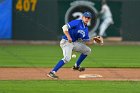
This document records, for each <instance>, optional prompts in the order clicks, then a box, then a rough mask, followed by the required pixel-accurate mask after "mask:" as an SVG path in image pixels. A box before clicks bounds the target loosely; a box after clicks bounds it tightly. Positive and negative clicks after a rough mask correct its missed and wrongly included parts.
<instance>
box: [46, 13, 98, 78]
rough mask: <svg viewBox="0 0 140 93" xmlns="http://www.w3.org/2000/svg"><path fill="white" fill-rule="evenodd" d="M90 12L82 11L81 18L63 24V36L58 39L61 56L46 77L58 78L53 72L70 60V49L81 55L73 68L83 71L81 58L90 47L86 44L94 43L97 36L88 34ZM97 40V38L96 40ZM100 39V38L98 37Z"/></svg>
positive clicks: (82, 58)
mask: <svg viewBox="0 0 140 93" xmlns="http://www.w3.org/2000/svg"><path fill="white" fill-rule="evenodd" d="M91 18H92V14H91V13H90V12H85V13H83V16H82V19H79V20H72V21H70V22H68V23H67V24H65V25H64V26H63V27H62V29H63V32H64V36H63V37H62V40H61V41H60V47H61V48H62V51H63V58H62V59H60V60H59V61H58V63H57V64H56V66H55V67H54V68H53V69H52V70H51V71H50V72H49V73H48V74H47V76H48V77H50V78H53V79H58V76H56V75H55V73H56V72H57V71H58V70H59V69H60V68H61V67H62V66H63V65H64V64H65V63H68V62H69V61H70V60H71V55H72V51H76V52H80V53H81V55H80V57H79V58H78V60H77V62H76V63H75V65H74V66H73V70H77V71H84V70H85V68H83V67H81V66H80V65H81V63H82V62H83V60H84V59H85V58H86V57H87V56H88V55H89V54H90V52H91V49H90V48H89V47H88V46H87V45H90V44H93V43H94V39H95V41H96V40H97V39H98V38H93V39H90V38H89V35H88V26H87V23H88V22H89V21H90V20H91ZM97 41H98V40H97ZM99 41H100V39H99Z"/></svg>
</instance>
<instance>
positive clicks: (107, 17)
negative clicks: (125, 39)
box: [99, 0, 114, 36]
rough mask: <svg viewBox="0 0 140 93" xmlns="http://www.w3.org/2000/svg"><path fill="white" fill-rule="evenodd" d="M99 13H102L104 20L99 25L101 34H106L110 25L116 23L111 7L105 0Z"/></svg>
mask: <svg viewBox="0 0 140 93" xmlns="http://www.w3.org/2000/svg"><path fill="white" fill-rule="evenodd" d="M99 15H102V20H103V22H102V23H101V25H100V27H99V36H104V34H105V30H106V29H107V28H108V26H109V25H111V24H114V22H113V19H112V14H111V11H110V8H109V6H108V5H107V3H106V1H105V0H103V1H102V9H101V11H100V13H99Z"/></svg>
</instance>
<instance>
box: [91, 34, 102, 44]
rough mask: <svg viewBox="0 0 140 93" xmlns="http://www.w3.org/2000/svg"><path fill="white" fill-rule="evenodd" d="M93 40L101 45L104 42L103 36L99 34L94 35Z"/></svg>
mask: <svg viewBox="0 0 140 93" xmlns="http://www.w3.org/2000/svg"><path fill="white" fill-rule="evenodd" d="M93 40H94V41H95V42H96V43H98V44H100V45H103V43H104V41H103V38H102V37H101V36H96V37H94V38H93Z"/></svg>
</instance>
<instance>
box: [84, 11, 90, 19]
mask: <svg viewBox="0 0 140 93" xmlns="http://www.w3.org/2000/svg"><path fill="white" fill-rule="evenodd" d="M83 16H84V17H89V18H92V16H91V13H90V12H84V13H83Z"/></svg>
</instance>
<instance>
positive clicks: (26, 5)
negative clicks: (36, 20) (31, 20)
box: [16, 0, 37, 12]
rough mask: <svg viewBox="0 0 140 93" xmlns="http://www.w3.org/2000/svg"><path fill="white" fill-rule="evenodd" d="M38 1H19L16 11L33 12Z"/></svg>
mask: <svg viewBox="0 0 140 93" xmlns="http://www.w3.org/2000/svg"><path fill="white" fill-rule="evenodd" d="M36 3H37V0H18V1H17V3H16V9H17V10H19V11H25V12H28V11H32V12H34V11H35V9H36Z"/></svg>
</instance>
